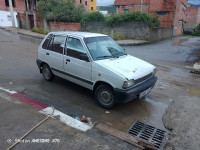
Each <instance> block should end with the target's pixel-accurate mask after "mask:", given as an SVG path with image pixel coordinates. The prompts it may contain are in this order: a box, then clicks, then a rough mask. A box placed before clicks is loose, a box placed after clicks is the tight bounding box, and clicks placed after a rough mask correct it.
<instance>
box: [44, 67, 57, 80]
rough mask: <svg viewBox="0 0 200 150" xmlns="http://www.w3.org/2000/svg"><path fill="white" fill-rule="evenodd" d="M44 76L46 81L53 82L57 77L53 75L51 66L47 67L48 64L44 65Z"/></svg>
mask: <svg viewBox="0 0 200 150" xmlns="http://www.w3.org/2000/svg"><path fill="white" fill-rule="evenodd" d="M42 75H43V77H44V79H45V80H47V81H52V80H53V78H54V77H55V76H54V74H53V73H52V71H51V69H50V67H49V65H47V64H44V65H43V66H42Z"/></svg>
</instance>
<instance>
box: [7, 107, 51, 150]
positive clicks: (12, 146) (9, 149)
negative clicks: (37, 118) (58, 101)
mask: <svg viewBox="0 0 200 150" xmlns="http://www.w3.org/2000/svg"><path fill="white" fill-rule="evenodd" d="M51 108H52V113H51V114H50V115H49V116H47V117H46V118H45V119H44V120H42V121H41V122H39V123H38V124H37V125H36V126H34V127H33V128H32V129H30V130H29V131H28V132H27V133H26V134H24V135H23V136H22V137H21V138H20V139H19V140H18V141H17V142H16V143H14V144H13V145H11V146H10V147H9V148H8V149H7V150H11V149H12V148H14V147H15V146H16V145H17V144H18V143H19V142H20V141H22V140H23V139H24V138H25V137H26V136H27V135H28V134H30V133H31V132H32V131H33V130H35V129H36V128H37V127H39V126H40V125H41V124H42V123H44V122H45V121H46V120H47V119H49V118H50V117H51V116H53V113H54V107H53V106H51Z"/></svg>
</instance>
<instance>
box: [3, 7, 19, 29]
mask: <svg viewBox="0 0 200 150" xmlns="http://www.w3.org/2000/svg"><path fill="white" fill-rule="evenodd" d="M0 16H1V17H0V27H12V18H11V15H10V12H9V11H0ZM14 18H15V27H18V22H17V12H14Z"/></svg>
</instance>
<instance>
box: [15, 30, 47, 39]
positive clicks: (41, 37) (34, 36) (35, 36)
mask: <svg viewBox="0 0 200 150" xmlns="http://www.w3.org/2000/svg"><path fill="white" fill-rule="evenodd" d="M17 33H18V34H21V35H25V36H30V37H33V38H37V39H44V37H45V36H44V37H43V36H37V35H30V34H25V33H23V32H20V31H18V32H17Z"/></svg>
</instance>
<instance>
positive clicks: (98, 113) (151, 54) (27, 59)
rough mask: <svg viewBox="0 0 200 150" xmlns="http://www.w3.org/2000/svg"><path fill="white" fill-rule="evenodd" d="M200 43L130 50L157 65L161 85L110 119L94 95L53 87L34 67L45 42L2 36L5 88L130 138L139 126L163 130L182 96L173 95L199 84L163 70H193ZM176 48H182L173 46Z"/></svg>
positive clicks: (0, 71) (57, 82)
mask: <svg viewBox="0 0 200 150" xmlns="http://www.w3.org/2000/svg"><path fill="white" fill-rule="evenodd" d="M177 39H178V41H179V42H177ZM198 40H200V39H196V38H195V39H190V40H183V41H181V40H180V39H179V38H176V39H173V40H170V39H169V40H166V41H162V42H159V43H155V44H151V45H145V46H138V47H125V48H126V51H127V52H128V53H129V54H133V55H135V56H137V57H139V58H144V59H146V60H148V61H149V62H152V63H154V64H155V65H156V66H157V68H158V73H157V74H158V76H159V80H158V82H157V84H156V86H155V88H154V89H153V90H152V92H151V93H150V94H149V95H148V97H147V98H146V99H145V100H144V99H143V100H138V99H136V100H134V101H132V102H129V103H127V104H120V105H117V106H116V107H115V108H114V109H112V110H109V113H105V111H107V110H105V109H103V108H101V107H99V106H98V105H97V104H96V102H95V101H94V99H93V96H92V92H91V91H89V90H87V89H85V88H83V87H80V86H78V85H76V84H73V83H71V82H69V81H65V80H63V79H61V78H58V77H56V78H55V79H54V81H53V82H47V81H45V80H43V77H42V75H41V74H40V73H39V70H38V68H37V65H36V63H35V60H36V59H37V48H38V46H39V44H40V42H41V40H39V39H35V38H31V37H28V36H23V35H17V34H15V33H11V32H8V31H4V30H0V86H2V87H5V88H9V89H12V90H15V91H17V92H20V93H22V94H24V95H27V96H29V97H31V98H33V99H35V100H37V101H40V102H42V103H44V104H47V105H53V106H54V107H55V108H56V109H58V110H60V111H62V112H64V113H66V114H68V115H71V116H73V117H75V116H82V115H85V116H88V117H91V118H92V119H93V121H97V122H104V123H107V124H109V125H112V126H113V127H114V128H117V129H119V130H122V131H125V132H127V130H128V129H129V128H130V126H131V125H132V123H133V122H134V121H135V120H140V121H144V122H147V123H150V124H153V125H155V126H157V127H160V128H164V126H163V124H162V116H163V114H164V113H165V110H166V108H167V106H168V104H169V103H170V101H171V99H173V98H174V97H175V96H176V94H177V91H174V89H177V90H178V91H179V92H182V93H183V94H184V92H185V91H184V90H183V89H182V88H180V89H178V88H177V87H176V84H178V83H179V82H182V79H183V78H187V79H188V80H187V81H184V82H189V83H181V84H183V85H181V86H188V87H194V86H193V84H191V81H193V82H196V80H197V79H196V77H195V79H194V76H193V75H190V74H188V71H187V70H184V69H180V68H170V67H163V64H164V63H169V64H179V65H180V66H185V65H191V64H192V62H194V61H196V60H197V59H198V57H197V56H198V52H199V50H198V47H200V45H199V42H198ZM176 42H177V43H178V44H174V43H176ZM187 42H188V43H187ZM180 44H181V45H180ZM184 44H186V46H185V45H184ZM168 50H169V51H168ZM159 64H162V65H161V66H160V65H159ZM166 73H167V74H166ZM180 73H181V75H180ZM197 78H198V77H197ZM190 80H191V81H190ZM176 82H177V83H176ZM165 83H168V84H165ZM170 84H173V85H175V86H174V89H173V88H172V89H170V90H165V89H166V88H168V87H170V86H171V85H170ZM181 86H180V87H181Z"/></svg>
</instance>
